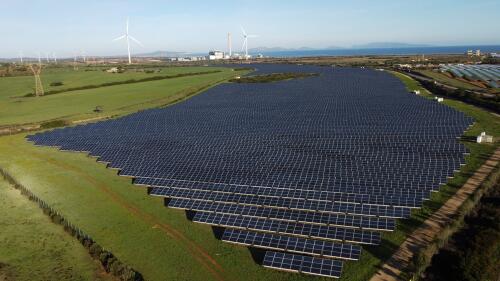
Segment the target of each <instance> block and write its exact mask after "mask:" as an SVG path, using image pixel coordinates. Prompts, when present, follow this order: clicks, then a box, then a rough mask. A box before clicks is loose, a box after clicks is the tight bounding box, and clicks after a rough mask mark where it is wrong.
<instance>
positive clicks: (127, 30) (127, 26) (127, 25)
mask: <svg viewBox="0 0 500 281" xmlns="http://www.w3.org/2000/svg"><path fill="white" fill-rule="evenodd" d="M127 34H128V18H127Z"/></svg>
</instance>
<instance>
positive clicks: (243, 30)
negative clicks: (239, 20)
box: [240, 26, 247, 37]
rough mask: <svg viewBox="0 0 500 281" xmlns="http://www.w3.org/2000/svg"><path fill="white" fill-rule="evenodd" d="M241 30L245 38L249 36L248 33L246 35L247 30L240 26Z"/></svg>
mask: <svg viewBox="0 0 500 281" xmlns="http://www.w3.org/2000/svg"><path fill="white" fill-rule="evenodd" d="M240 28H241V32H243V36H245V37H246V36H247V33H246V31H245V29H244V28H243V26H240Z"/></svg>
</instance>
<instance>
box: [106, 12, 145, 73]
mask: <svg viewBox="0 0 500 281" xmlns="http://www.w3.org/2000/svg"><path fill="white" fill-rule="evenodd" d="M121 39H125V40H126V41H127V53H128V64H132V58H131V56H130V40H132V41H134V42H135V43H137V44H138V45H139V46H141V47H144V45H142V43H141V42H139V40H137V39H135V38H134V37H132V36H131V35H130V34H129V33H128V18H127V25H126V29H125V34H123V35H122V36H120V37H118V38H115V39H114V40H113V41H118V40H121Z"/></svg>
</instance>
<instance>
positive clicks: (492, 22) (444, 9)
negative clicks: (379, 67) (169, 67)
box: [0, 0, 500, 57]
mask: <svg viewBox="0 0 500 281" xmlns="http://www.w3.org/2000/svg"><path fill="white" fill-rule="evenodd" d="M0 8H1V10H2V16H1V17H0V26H1V28H0V38H1V42H2V43H1V45H0V57H16V56H18V54H19V52H20V51H22V52H23V53H24V55H25V56H35V55H37V54H38V52H41V53H42V54H45V53H47V52H50V53H52V52H55V53H57V54H58V56H72V54H73V53H75V52H80V51H81V50H84V51H85V52H86V53H87V54H91V55H92V54H95V55H117V54H124V53H126V46H125V43H124V42H113V41H112V39H113V38H116V37H118V36H120V35H121V34H123V33H124V29H125V20H126V18H127V17H129V18H130V33H131V35H133V36H134V37H135V38H137V39H139V40H140V41H141V42H142V43H143V44H144V47H140V46H137V45H132V52H133V53H144V52H150V51H156V50H168V51H190V52H205V51H207V50H208V49H222V50H225V49H226V34H227V32H231V33H232V34H233V45H234V47H233V48H234V49H235V50H239V49H241V41H242V40H241V32H240V28H239V26H240V25H242V26H244V27H245V29H246V30H247V32H248V33H252V34H258V35H259V37H258V38H252V40H250V43H249V47H250V48H252V47H258V46H267V47H274V46H280V47H289V48H297V47H302V46H308V47H314V48H324V47H327V46H341V47H348V46H351V45H355V44H364V43H369V42H405V43H419V44H420V43H421V44H434V45H467V44H476V45H479V44H486V45H489V44H500V16H499V13H500V0H495V1H493V0H483V1H481V0H474V1H473V0H467V1H465V0H433V1H431V0H413V1H406V0H376V1H375V0H371V1H369V0H350V1H345V0H343V1H338V0H330V1H320V0H288V1H284V0H283V1H277V0H267V1H259V0H255V1H238V0H235V1H192V0H183V1H168V0H164V1H148V0H144V1H139V0H137V1H121V0H120V1H119V0H108V1H107V0H101V1H97V0H86V1H77V0H64V1H63V0H59V1H56V0H44V1H42V0H31V1H27V0H0Z"/></svg>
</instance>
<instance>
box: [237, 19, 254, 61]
mask: <svg viewBox="0 0 500 281" xmlns="http://www.w3.org/2000/svg"><path fill="white" fill-rule="evenodd" d="M240 27H241V32H243V46H241V51H242V52H243V51H245V59H248V38H255V37H257V35H253V34H247V32H246V31H245V29H244V28H243V26H240Z"/></svg>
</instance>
